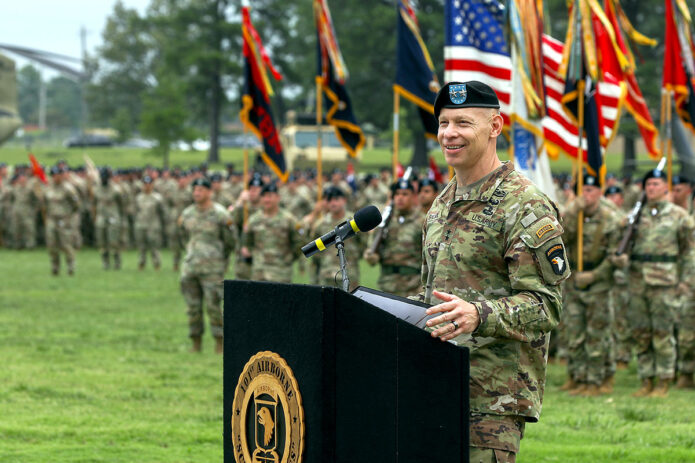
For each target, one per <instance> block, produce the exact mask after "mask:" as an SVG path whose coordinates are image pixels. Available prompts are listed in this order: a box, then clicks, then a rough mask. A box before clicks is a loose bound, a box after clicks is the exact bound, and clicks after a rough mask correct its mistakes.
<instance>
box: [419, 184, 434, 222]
mask: <svg viewBox="0 0 695 463" xmlns="http://www.w3.org/2000/svg"><path fill="white" fill-rule="evenodd" d="M438 194H439V185H438V184H437V182H435V181H434V180H430V179H429V178H423V179H422V180H420V182H419V184H418V190H417V199H418V202H419V203H420V211H422V213H423V214H425V215H426V214H427V213H428V212H429V210H430V207H432V203H433V202H434V199H435V198H436V197H437V195H438Z"/></svg>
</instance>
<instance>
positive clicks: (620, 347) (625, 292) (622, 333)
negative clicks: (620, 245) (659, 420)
mask: <svg viewBox="0 0 695 463" xmlns="http://www.w3.org/2000/svg"><path fill="white" fill-rule="evenodd" d="M607 203H608V204H609V205H610V206H611V207H612V208H613V214H614V215H615V216H616V218H617V219H618V221H619V223H620V226H621V229H624V227H625V225H626V224H627V215H626V214H625V213H624V212H623V210H622V209H620V208H618V207H617V206H616V205H615V204H613V203H612V202H611V201H607ZM618 240H620V238H619V239H618ZM609 301H610V302H609V305H610V307H611V311H612V312H613V348H614V358H615V361H616V362H620V363H622V364H628V363H630V359H631V358H632V345H633V344H634V341H632V338H631V336H630V323H629V319H628V318H629V308H630V289H629V286H628V278H627V273H626V272H625V269H622V268H615V267H614V269H613V286H612V287H611V289H610V293H609Z"/></svg>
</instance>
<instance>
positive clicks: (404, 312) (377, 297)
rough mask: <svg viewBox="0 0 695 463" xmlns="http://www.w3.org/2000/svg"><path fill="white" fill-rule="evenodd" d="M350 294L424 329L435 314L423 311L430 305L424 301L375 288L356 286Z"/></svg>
mask: <svg viewBox="0 0 695 463" xmlns="http://www.w3.org/2000/svg"><path fill="white" fill-rule="evenodd" d="M352 295H353V296H355V297H357V298H359V299H362V300H363V301H365V302H368V303H370V304H372V305H373V306H375V307H378V308H380V309H381V310H383V311H384V312H388V313H390V314H391V315H393V316H395V317H398V318H400V319H401V320H403V321H406V322H408V323H410V324H411V325H414V326H417V327H418V328H422V329H424V328H425V327H426V325H425V323H426V322H427V320H429V319H430V318H433V317H435V316H436V315H427V314H426V313H425V310H427V308H428V307H431V306H430V305H427V304H425V303H424V302H420V301H414V300H411V299H407V298H405V297H401V296H396V295H394V294H389V293H384V292H382V291H377V290H376V289H371V288H365V287H364V286H358V287H357V288H355V289H354V290H353V291H352Z"/></svg>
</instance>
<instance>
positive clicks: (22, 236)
mask: <svg viewBox="0 0 695 463" xmlns="http://www.w3.org/2000/svg"><path fill="white" fill-rule="evenodd" d="M11 197H12V209H11V219H10V220H11V222H10V223H11V224H12V242H13V245H14V247H15V248H17V249H21V248H27V249H32V248H34V247H36V214H37V212H38V210H39V197H38V195H37V194H36V192H35V191H34V188H33V187H32V184H31V183H30V182H29V181H27V183H25V184H24V185H20V184H19V183H17V184H16V185H15V186H14V187H13V188H12V194H11Z"/></svg>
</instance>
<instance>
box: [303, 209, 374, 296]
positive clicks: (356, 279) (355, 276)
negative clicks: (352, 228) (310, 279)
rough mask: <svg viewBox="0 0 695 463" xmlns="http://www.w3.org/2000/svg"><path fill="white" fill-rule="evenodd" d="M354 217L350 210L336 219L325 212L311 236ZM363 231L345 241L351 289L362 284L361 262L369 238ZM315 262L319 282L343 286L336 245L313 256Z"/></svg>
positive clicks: (315, 225)
mask: <svg viewBox="0 0 695 463" xmlns="http://www.w3.org/2000/svg"><path fill="white" fill-rule="evenodd" d="M351 218H352V214H351V213H350V212H347V211H346V212H345V214H344V215H343V217H340V218H339V219H338V220H334V219H333V218H332V216H331V214H325V215H324V216H323V217H322V218H321V219H319V220H318V221H316V223H315V224H314V227H313V231H312V232H311V236H319V235H320V234H323V233H326V232H328V231H330V230H333V229H334V228H335V226H336V225H338V224H339V223H342V222H345V221H346V220H348V219H351ZM365 236H366V235H364V234H363V233H358V234H356V235H355V236H354V237H352V238H351V239H350V240H349V241H346V242H345V257H346V258H347V269H348V278H350V290H352V289H354V288H356V287H357V286H359V284H360V265H359V264H360V262H359V259H360V257H362V253H363V252H364V249H365V247H366V242H367V240H366V239H365ZM311 260H312V262H313V269H314V270H313V271H315V272H317V273H316V274H317V283H318V284H319V285H324V286H337V287H339V288H342V287H343V280H342V276H341V274H340V260H339V259H338V251H337V250H336V248H335V247H334V246H331V247H330V248H328V249H326V250H325V251H322V252H320V253H318V254H316V255H314V256H312V258H311Z"/></svg>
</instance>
